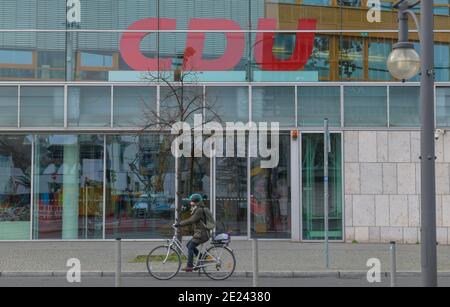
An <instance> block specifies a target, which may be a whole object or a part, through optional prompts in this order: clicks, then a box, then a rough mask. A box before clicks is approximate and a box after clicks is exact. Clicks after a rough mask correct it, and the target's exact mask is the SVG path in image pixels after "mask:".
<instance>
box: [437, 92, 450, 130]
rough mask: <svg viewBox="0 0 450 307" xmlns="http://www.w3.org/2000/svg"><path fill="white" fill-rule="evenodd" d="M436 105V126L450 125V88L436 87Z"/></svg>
mask: <svg viewBox="0 0 450 307" xmlns="http://www.w3.org/2000/svg"><path fill="white" fill-rule="evenodd" d="M436 106H437V110H436V117H437V126H438V127H450V88H448V87H440V88H437V91H436Z"/></svg>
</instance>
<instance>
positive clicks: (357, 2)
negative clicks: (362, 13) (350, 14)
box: [338, 0, 361, 7]
mask: <svg viewBox="0 0 450 307" xmlns="http://www.w3.org/2000/svg"><path fill="white" fill-rule="evenodd" d="M338 5H339V6H350V7H360V6H361V0H338Z"/></svg>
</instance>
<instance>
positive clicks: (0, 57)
mask: <svg viewBox="0 0 450 307" xmlns="http://www.w3.org/2000/svg"><path fill="white" fill-rule="evenodd" d="M0 64H14V65H32V64H33V52H32V51H22V50H1V49H0Z"/></svg>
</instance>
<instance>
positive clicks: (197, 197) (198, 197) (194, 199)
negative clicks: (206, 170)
mask: <svg viewBox="0 0 450 307" xmlns="http://www.w3.org/2000/svg"><path fill="white" fill-rule="evenodd" d="M189 200H190V201H191V202H193V203H195V204H199V203H201V202H202V201H203V196H202V195H200V194H192V195H191V196H190V197H189Z"/></svg>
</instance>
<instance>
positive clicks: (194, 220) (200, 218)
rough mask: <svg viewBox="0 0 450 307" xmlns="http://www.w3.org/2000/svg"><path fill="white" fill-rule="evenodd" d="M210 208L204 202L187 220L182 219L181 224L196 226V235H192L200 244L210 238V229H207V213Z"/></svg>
mask: <svg viewBox="0 0 450 307" xmlns="http://www.w3.org/2000/svg"><path fill="white" fill-rule="evenodd" d="M206 210H209V209H208V208H206V207H205V206H204V205H203V204H201V205H198V206H197V207H196V208H195V209H194V210H193V213H192V216H191V217H190V218H188V219H187V220H184V221H181V222H180V226H181V227H183V226H189V225H193V226H194V235H193V236H192V241H193V242H195V243H198V244H202V243H205V242H206V241H208V240H209V238H210V233H209V230H208V229H206V227H205V224H206V213H205V211H206Z"/></svg>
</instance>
